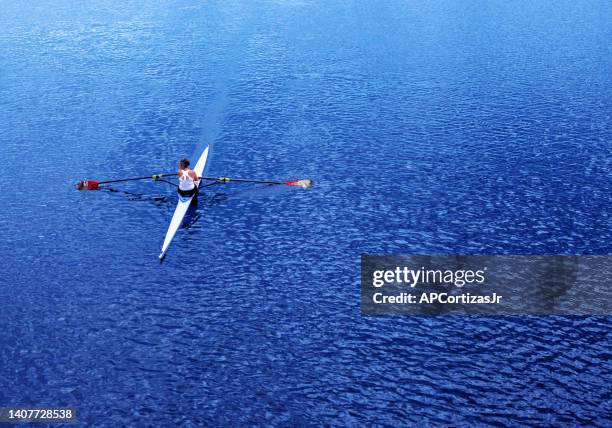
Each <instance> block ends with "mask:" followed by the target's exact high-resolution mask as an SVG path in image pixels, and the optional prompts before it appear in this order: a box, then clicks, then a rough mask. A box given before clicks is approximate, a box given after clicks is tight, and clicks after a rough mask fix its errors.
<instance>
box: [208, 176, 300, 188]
mask: <svg viewBox="0 0 612 428" xmlns="http://www.w3.org/2000/svg"><path fill="white" fill-rule="evenodd" d="M199 178H200V179H201V180H212V181H216V182H218V183H229V182H230V181H234V182H237V183H261V184H285V185H287V186H298V187H302V188H304V189H307V188H309V187H312V180H311V179H309V178H304V179H301V180H290V181H280V180H250V179H246V178H231V177H199Z"/></svg>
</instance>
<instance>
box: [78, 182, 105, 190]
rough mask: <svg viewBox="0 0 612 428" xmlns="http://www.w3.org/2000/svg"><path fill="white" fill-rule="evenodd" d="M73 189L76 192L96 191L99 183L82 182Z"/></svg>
mask: <svg viewBox="0 0 612 428" xmlns="http://www.w3.org/2000/svg"><path fill="white" fill-rule="evenodd" d="M75 187H76V188H77V190H97V189H98V188H99V187H100V182H99V181H96V180H82V181H79V182H78V183H77V184H76V186H75Z"/></svg>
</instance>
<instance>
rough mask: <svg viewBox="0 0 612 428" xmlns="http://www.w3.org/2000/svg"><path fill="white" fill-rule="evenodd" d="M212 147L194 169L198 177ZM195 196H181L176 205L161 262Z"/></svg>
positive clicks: (197, 183)
mask: <svg viewBox="0 0 612 428" xmlns="http://www.w3.org/2000/svg"><path fill="white" fill-rule="evenodd" d="M209 148H210V146H206V148H205V149H204V151H203V152H202V154H201V155H200V158H199V159H198V162H197V163H196V166H195V167H194V168H193V170H194V171H195V173H196V174H197V176H198V177H201V176H202V175H203V174H204V167H205V166H206V160H207V159H208V149H209ZM195 185H196V187H200V180H198V181H196V182H195ZM194 197H195V196H189V197H184V196H181V195H179V200H178V202H177V204H176V209H175V210H174V215H173V216H172V220H171V221H170V226H168V231H167V232H166V238H165V239H164V244H163V245H162V247H161V252H160V253H159V260H163V258H164V256H165V255H166V251H168V247H169V246H170V243H171V242H172V239H173V238H174V235H176V232H177V231H178V230H179V228H180V227H181V223H182V222H183V219H184V218H185V214H187V209H189V205H191V201H192V200H193V198H194Z"/></svg>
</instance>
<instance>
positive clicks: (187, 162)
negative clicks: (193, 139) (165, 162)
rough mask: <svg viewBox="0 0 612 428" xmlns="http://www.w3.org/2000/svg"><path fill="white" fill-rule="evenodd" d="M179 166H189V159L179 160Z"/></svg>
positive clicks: (182, 167) (183, 167)
mask: <svg viewBox="0 0 612 428" xmlns="http://www.w3.org/2000/svg"><path fill="white" fill-rule="evenodd" d="M179 168H181V169H185V168H189V159H181V160H180V161H179Z"/></svg>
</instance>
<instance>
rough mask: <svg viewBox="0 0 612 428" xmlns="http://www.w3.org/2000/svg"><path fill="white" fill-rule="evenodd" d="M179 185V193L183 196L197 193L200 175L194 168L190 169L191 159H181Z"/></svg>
mask: <svg viewBox="0 0 612 428" xmlns="http://www.w3.org/2000/svg"><path fill="white" fill-rule="evenodd" d="M177 175H178V178H179V187H178V193H179V195H181V196H184V197H189V196H193V195H195V194H196V193H197V191H198V187H197V186H196V184H195V182H196V181H198V175H197V174H196V173H195V171H194V170H192V169H189V159H181V160H180V161H179V170H178V173H177Z"/></svg>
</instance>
